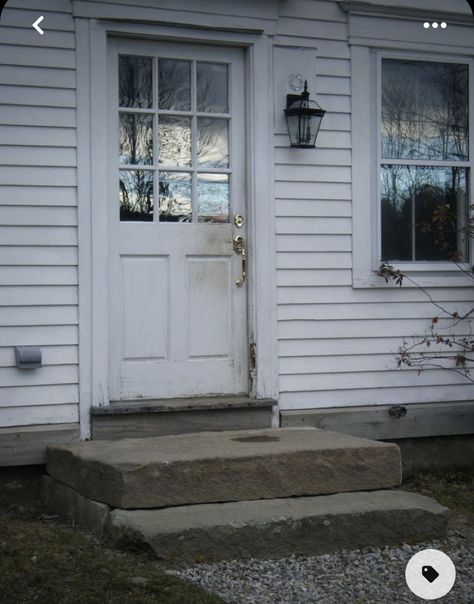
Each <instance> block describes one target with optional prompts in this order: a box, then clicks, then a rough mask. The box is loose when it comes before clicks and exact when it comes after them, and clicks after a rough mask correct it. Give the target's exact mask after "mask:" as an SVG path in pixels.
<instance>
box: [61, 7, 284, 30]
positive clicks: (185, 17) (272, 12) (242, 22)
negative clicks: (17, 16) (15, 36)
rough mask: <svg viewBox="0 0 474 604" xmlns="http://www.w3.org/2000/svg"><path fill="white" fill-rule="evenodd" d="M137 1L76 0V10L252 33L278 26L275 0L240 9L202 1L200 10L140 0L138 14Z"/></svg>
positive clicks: (107, 16)
mask: <svg viewBox="0 0 474 604" xmlns="http://www.w3.org/2000/svg"><path fill="white" fill-rule="evenodd" d="M136 3H137V2H136V0H135V2H134V3H132V5H130V2H122V1H121V0H119V2H117V3H115V4H111V3H110V2H89V1H84V0H73V14H74V16H76V17H91V18H99V19H103V20H107V19H111V20H115V21H119V22H126V23H129V22H131V23H133V22H134V21H137V20H138V21H146V22H147V23H152V24H156V23H158V24H160V23H172V24H179V25H184V26H193V27H196V26H197V27H201V28H210V29H213V30H216V29H219V28H221V29H222V30H224V31H225V30H229V29H230V30H234V31H237V32H242V31H245V30H248V31H250V32H251V33H255V32H259V33H260V32H263V31H268V32H270V33H271V32H273V30H274V19H275V18H276V17H277V7H278V4H277V3H276V2H275V0H263V1H262V2H258V3H255V2H251V0H241V2H240V5H241V8H240V10H239V9H237V10H236V8H235V7H234V6H229V5H226V4H225V3H222V2H219V1H218V0H214V1H210V2H207V3H206V4H203V5H200V10H199V11H196V10H195V4H194V3H189V2H187V3H184V4H183V7H184V10H183V9H181V10H179V11H176V10H175V5H174V4H173V5H172V6H169V5H168V8H167V7H166V5H165V6H164V7H163V8H162V7H161V5H160V7H159V8H158V7H157V6H156V4H152V5H151V6H146V5H145V6H144V5H143V4H141V3H140V4H141V6H140V13H139V16H138V17H137V7H136V6H134V5H133V4H136ZM186 5H187V6H186ZM186 8H188V10H186ZM190 8H191V10H189V9H190ZM262 9H263V12H262ZM239 13H240V14H239Z"/></svg>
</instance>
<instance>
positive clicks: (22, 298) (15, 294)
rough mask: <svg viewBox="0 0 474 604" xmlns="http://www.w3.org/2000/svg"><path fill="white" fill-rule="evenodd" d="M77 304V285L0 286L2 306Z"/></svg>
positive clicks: (0, 304) (0, 305) (0, 302)
mask: <svg viewBox="0 0 474 604" xmlns="http://www.w3.org/2000/svg"><path fill="white" fill-rule="evenodd" d="M58 304H59V305H73V306H75V305H77V287H76V286H74V285H55V286H54V287H52V286H51V285H14V286H3V287H1V288H0V307H2V306H12V305H15V306H21V307H26V306H45V305H51V306H56V305H58ZM0 345H1V344H0Z"/></svg>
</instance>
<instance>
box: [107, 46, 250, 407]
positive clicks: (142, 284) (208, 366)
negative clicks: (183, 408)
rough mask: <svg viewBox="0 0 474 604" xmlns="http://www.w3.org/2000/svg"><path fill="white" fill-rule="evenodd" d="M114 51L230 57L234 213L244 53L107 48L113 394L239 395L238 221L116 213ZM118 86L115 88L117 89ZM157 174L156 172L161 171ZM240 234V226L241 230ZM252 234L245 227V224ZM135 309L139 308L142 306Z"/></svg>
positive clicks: (239, 188) (242, 336)
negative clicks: (128, 217)
mask: <svg viewBox="0 0 474 604" xmlns="http://www.w3.org/2000/svg"><path fill="white" fill-rule="evenodd" d="M117 53H122V54H123V53H135V54H146V55H148V56H150V55H151V56H156V57H175V58H176V57H177V58H182V59H188V60H190V59H197V60H201V61H204V60H206V61H211V62H212V61H221V62H222V61H225V62H226V64H228V66H229V78H230V88H229V90H230V97H229V103H230V115H231V118H232V119H231V121H230V122H229V129H230V146H231V148H230V162H231V163H230V169H231V174H232V176H231V183H232V188H231V191H230V197H231V217H232V216H233V215H234V214H235V213H241V214H242V215H243V216H244V217H246V216H247V212H246V191H245V187H244V164H243V157H244V150H245V141H244V139H243V138H242V137H241V133H242V132H243V129H244V128H243V126H244V104H243V102H244V98H243V88H244V87H243V82H244V71H243V53H242V52H241V51H240V50H238V49H224V48H222V47H221V48H220V49H219V53H218V54H216V52H215V49H214V48H213V47H209V46H207V47H206V46H194V47H191V46H186V45H183V44H180V45H177V44H175V45H170V44H168V45H167V44H163V43H154V44H143V43H140V44H138V43H137V42H123V41H120V42H117V44H116V45H112V44H111V46H110V64H109V84H108V86H109V91H111V94H110V95H109V116H110V121H109V133H110V134H109V138H110V164H109V165H110V166H113V167H111V168H110V180H109V193H108V196H109V207H108V212H109V217H108V219H109V234H110V240H109V245H110V248H109V249H110V252H109V258H110V277H109V284H110V290H109V296H110V299H111V300H114V301H117V302H116V303H113V304H112V305H111V308H110V322H109V325H110V351H111V352H110V396H111V398H112V399H114V400H116V399H131V398H142V397H148V398H149V397H153V398H165V397H172V396H199V395H206V394H240V393H243V392H247V390H248V385H247V384H248V375H247V348H248V344H247V342H248V339H247V320H246V287H245V286H244V287H242V288H239V287H237V286H236V279H238V278H239V275H240V270H241V260H240V257H239V256H237V255H236V254H235V253H234V251H233V247H232V236H233V232H234V230H235V231H236V229H235V228H234V226H233V224H232V222H231V224H197V223H196V218H194V221H195V222H193V223H192V224H189V223H160V222H159V221H158V200H157V199H156V197H155V207H156V211H155V222H152V223H140V222H126V221H122V222H120V221H119V196H118V181H119V176H118V160H117V136H116V132H117V120H118V111H117V107H118V103H117V93H116V92H115V91H116V90H118V84H117V82H118V61H117ZM112 91H114V92H112ZM157 177H158V174H157V173H155V178H157ZM235 234H237V231H236V232H235ZM238 234H239V235H242V236H244V237H246V231H245V229H240V230H239V231H238ZM137 309H138V312H137Z"/></svg>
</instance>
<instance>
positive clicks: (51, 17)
mask: <svg viewBox="0 0 474 604" xmlns="http://www.w3.org/2000/svg"><path fill="white" fill-rule="evenodd" d="M68 4H69V0H66V4H65V6H67V5H68ZM63 11H64V8H63ZM63 11H56V10H54V11H53V10H51V11H49V10H42V11H41V12H42V14H43V16H44V20H45V21H44V22H45V24H46V23H48V27H49V29H51V30H54V31H71V32H72V31H74V20H73V18H72V14H71V12H70V10H68V11H67V12H63ZM37 18H38V8H37V7H35V8H28V9H27V10H24V9H23V8H22V7H20V6H19V4H18V0H16V6H15V5H12V0H9V2H8V6H6V7H5V9H4V10H3V12H2V26H3V27H29V26H30V25H31V23H33V22H34V21H35V19H37ZM38 44H40V42H39V41H38Z"/></svg>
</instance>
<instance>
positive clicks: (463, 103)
mask: <svg viewBox="0 0 474 604" xmlns="http://www.w3.org/2000/svg"><path fill="white" fill-rule="evenodd" d="M468 95H469V67H468V65H464V64H458V63H435V62H430V61H406V60H398V59H397V60H395V59H384V60H383V61H382V157H383V158H385V159H435V160H455V161H467V160H468V159H469V153H468V147H469V120H468V108H469V103H468Z"/></svg>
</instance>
